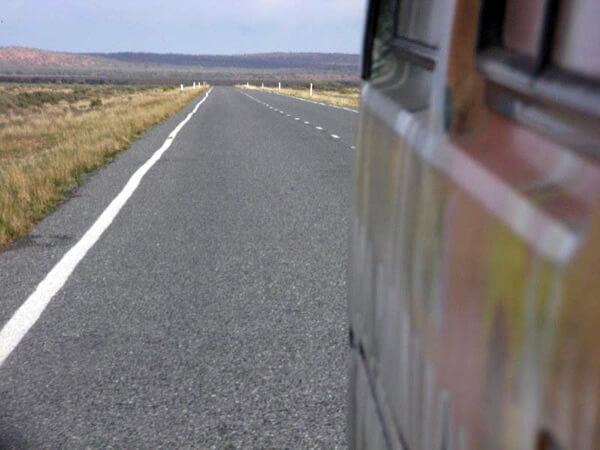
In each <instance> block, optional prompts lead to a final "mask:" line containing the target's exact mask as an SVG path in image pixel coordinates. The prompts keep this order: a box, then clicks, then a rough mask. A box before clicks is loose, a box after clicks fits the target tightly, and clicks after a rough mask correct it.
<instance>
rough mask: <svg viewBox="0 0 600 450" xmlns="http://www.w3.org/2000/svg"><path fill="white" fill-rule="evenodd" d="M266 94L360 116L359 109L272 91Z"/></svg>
mask: <svg viewBox="0 0 600 450" xmlns="http://www.w3.org/2000/svg"><path fill="white" fill-rule="evenodd" d="M264 92H268V93H269V94H275V95H280V96H282V97H288V98H293V99H295V100H300V101H301V102H308V103H314V104H315V105H320V106H328V107H329V108H335V109H342V110H344V111H350V112H353V113H354V114H358V109H354V108H347V107H345V106H337V105H329V104H327V103H322V102H315V101H314V100H308V99H307V98H301V97H295V96H293V95H287V94H280V93H279V92H271V91H264Z"/></svg>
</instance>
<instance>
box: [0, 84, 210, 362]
mask: <svg viewBox="0 0 600 450" xmlns="http://www.w3.org/2000/svg"><path fill="white" fill-rule="evenodd" d="M211 91H212V87H211V88H210V89H209V90H208V92H207V93H206V94H205V95H204V98H202V100H200V101H199V102H198V104H197V105H196V107H195V108H194V109H193V110H192V112H190V113H189V114H188V115H187V117H186V118H185V119H184V120H182V121H181V122H180V123H179V125H177V126H176V127H175V129H174V130H173V131H171V133H170V134H169V137H168V138H167V139H166V140H165V142H164V143H163V145H162V146H161V147H160V148H159V149H158V150H156V151H155V152H154V154H153V155H152V156H151V157H150V158H149V159H148V160H147V161H146V162H145V163H144V164H143V165H142V166H140V167H139V168H138V169H137V170H136V171H135V172H134V174H133V175H132V176H131V177H130V178H129V180H128V181H127V184H125V187H124V188H123V189H122V190H121V192H119V194H118V195H117V196H116V197H115V198H114V199H113V200H112V201H111V202H110V204H109V205H108V206H107V207H106V209H105V210H104V211H103V212H102V214H100V217H98V219H96V221H95V222H94V224H93V225H92V226H91V227H90V228H89V229H88V230H87V231H86V232H85V234H84V235H83V237H82V238H81V239H80V240H79V241H78V242H77V243H76V244H75V245H74V246H73V247H71V249H70V250H69V251H68V252H67V253H65V254H64V255H63V257H62V258H61V259H60V261H58V263H56V265H55V266H54V267H53V268H52V270H50V272H48V274H47V275H46V277H45V278H44V279H43V280H42V281H41V282H40V284H38V286H37V287H36V289H35V291H34V292H33V293H32V294H31V295H30V296H29V297H28V298H27V300H25V302H24V303H23V304H22V305H21V306H20V307H19V309H17V311H16V312H15V313H14V314H13V316H12V317H11V318H10V319H9V320H8V322H6V324H5V325H4V326H3V327H2V330H1V331H0V366H2V364H3V363H4V361H6V358H8V356H9V355H10V354H11V353H12V351H13V350H14V349H15V348H16V347H17V346H18V345H19V343H20V342H21V340H22V339H23V337H24V336H25V334H27V332H28V331H29V330H30V329H31V327H32V326H33V325H34V324H35V323H36V322H37V320H38V319H39V318H40V316H41V315H42V313H43V312H44V309H46V306H48V304H49V303H50V301H51V300H52V298H53V297H54V296H55V295H56V294H57V293H58V291H60V289H61V288H62V287H63V286H64V284H65V283H66V281H67V280H68V279H69V276H70V275H71V274H72V273H73V271H74V270H75V268H76V267H77V265H78V264H79V263H80V262H81V260H82V259H83V258H84V257H85V255H86V253H87V252H88V251H89V250H90V249H91V248H92V247H93V246H94V244H95V243H96V242H97V241H98V239H100V237H101V236H102V234H103V233H104V232H105V231H106V229H107V228H108V227H109V226H110V224H111V223H112V222H113V220H114V219H115V217H116V216H117V215H118V214H119V211H120V210H121V208H122V207H123V206H124V205H125V203H127V200H129V198H130V197H131V196H132V195H133V193H134V192H135V190H136V189H137V187H138V186H139V184H140V182H141V181H142V179H143V178H144V175H146V173H147V172H148V171H149V170H150V169H151V168H152V166H154V164H156V162H157V161H158V160H159V159H160V158H161V156H162V155H163V154H164V153H165V152H166V151H167V150H168V149H169V147H170V146H171V144H172V143H173V140H174V138H175V136H177V134H178V133H179V132H180V131H181V129H182V128H183V127H184V126H185V124H186V123H188V121H189V120H190V119H191V118H192V116H193V115H194V114H195V113H196V111H197V110H198V108H199V107H200V105H201V104H202V103H204V101H205V100H206V99H207V98H208V95H209V94H210V92H211Z"/></svg>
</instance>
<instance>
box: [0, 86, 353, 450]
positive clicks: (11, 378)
mask: <svg viewBox="0 0 600 450" xmlns="http://www.w3.org/2000/svg"><path fill="white" fill-rule="evenodd" d="M198 100H199V99H197V100H195V101H194V102H192V103H190V104H189V105H188V106H187V107H186V108H184V110H182V111H181V112H180V113H178V114H176V115H175V116H173V117H171V118H170V119H168V120H166V121H165V122H163V123H161V124H159V125H157V126H155V127H153V128H151V129H150V130H148V131H147V132H146V133H144V134H143V135H142V136H141V137H140V138H139V139H138V140H137V141H136V142H135V143H134V144H133V145H132V147H131V148H130V149H129V150H127V151H126V152H123V153H122V154H120V155H119V157H118V158H117V159H116V160H115V161H114V162H113V163H111V164H109V165H108V166H106V167H105V168H103V169H101V170H99V171H97V172H95V173H94V174H92V175H91V176H89V177H88V179H87V180H86V181H85V183H84V184H83V186H82V187H80V188H79V189H78V190H77V191H76V192H75V193H74V195H73V196H72V198H70V199H69V200H67V201H66V202H64V203H63V204H62V205H61V206H60V207H59V208H58V209H57V210H56V211H55V212H53V213H52V214H50V215H49V216H48V217H47V218H46V219H44V220H43V221H41V222H40V223H39V224H38V225H37V226H36V227H35V229H34V230H33V232H32V233H31V234H30V236H28V237H26V238H25V239H22V240H21V241H19V242H18V243H17V244H16V245H15V246H14V247H13V248H11V249H9V250H6V251H3V252H0V305H1V308H0V324H6V323H7V322H8V321H9V319H11V317H12V316H13V314H14V312H15V311H16V310H17V309H18V308H19V306H20V305H21V304H23V302H24V301H25V300H26V299H27V298H28V296H30V294H31V293H32V292H33V291H34V290H35V289H36V286H37V285H38V284H39V283H40V281H41V280H42V279H44V277H45V276H46V275H47V274H48V272H49V271H50V270H51V269H52V268H53V267H54V266H55V264H57V262H58V261H59V260H60V259H61V257H62V256H63V255H64V254H65V253H66V252H67V251H68V250H69V249H70V248H71V247H72V246H73V245H74V244H76V243H77V242H78V241H79V240H80V239H81V237H82V236H83V235H84V233H85V232H86V231H87V230H88V229H89V228H90V226H91V225H92V224H93V223H94V221H95V220H96V219H97V218H98V216H99V215H100V214H101V213H102V211H103V210H104V209H105V208H106V207H107V205H109V203H110V202H111V201H112V200H113V199H114V198H115V196H116V195H117V194H118V193H119V191H120V190H121V189H122V188H123V186H124V185H125V184H126V183H127V181H128V179H129V178H130V177H131V175H132V174H133V173H134V172H135V171H136V169H138V167H140V166H141V165H142V164H143V163H144V162H145V161H147V160H148V158H150V156H151V155H152V154H153V153H154V152H155V151H156V150H157V149H158V148H159V147H160V146H161V145H162V143H163V142H164V141H165V139H166V138H167V136H168V135H169V133H170V132H171V131H172V130H173V128H175V126H177V124H178V123H180V122H181V121H182V119H183V118H184V117H185V115H186V114H187V113H189V112H190V111H191V110H192V108H193V107H194V105H195V104H196V103H197V101H198ZM276 109H277V110H279V111H276ZM280 111H283V113H281V112H280ZM288 115H289V116H288ZM296 118H298V119H297V120H296ZM356 121H357V115H356V114H354V113H352V112H348V111H344V110H339V109H335V108H331V107H326V106H321V105H315V104H312V103H307V102H302V101H299V100H295V99H290V98H286V97H282V96H278V95H273V94H267V93H262V92H256V91H241V90H238V89H235V88H224V87H217V88H215V89H214V90H213V91H212V93H211V94H210V95H209V97H208V98H207V100H206V101H205V102H204V104H202V105H201V106H200V107H199V109H198V111H197V113H196V114H195V115H194V116H193V117H192V119H191V120H190V121H189V122H188V123H187V124H186V125H185V127H184V128H183V129H182V130H181V132H180V133H179V134H178V135H177V137H176V138H175V140H174V141H173V144H172V145H171V147H170V148H169V149H168V150H167V151H166V153H165V154H164V155H163V156H162V158H161V159H160V160H159V161H158V162H157V163H156V165H154V166H153V167H152V168H151V169H150V171H149V172H148V173H147V174H146V176H145V178H144V179H143V180H142V182H141V183H140V185H139V187H138V188H137V190H136V191H135V193H134V194H133V195H132V196H131V198H130V199H129V200H128V202H127V203H126V204H125V206H124V207H123V208H122V209H121V211H120V213H119V214H118V216H117V217H116V218H115V220H114V221H113V222H112V224H111V225H110V226H109V228H108V229H107V230H106V231H105V233H104V234H103V235H102V236H101V237H100V239H99V240H98V241H97V242H96V244H95V245H94V246H93V247H92V248H91V249H90V250H89V252H88V253H87V255H86V256H85V257H84V258H83V259H82V260H81V262H80V263H79V265H77V267H76V268H75V270H74V272H73V273H72V274H71V276H70V277H69V278H68V280H67V281H66V284H65V285H64V286H63V287H62V289H60V291H58V293H57V294H56V295H55V296H54V297H53V298H52V300H51V302H50V303H49V305H48V306H47V308H46V309H45V310H44V312H43V313H42V315H41V317H40V318H39V320H38V321H37V322H36V323H35V325H34V326H33V327H32V328H31V330H30V331H29V332H28V333H27V334H26V335H25V337H24V338H23V340H22V341H21V342H20V344H19V345H18V346H17V347H16V349H15V350H14V351H13V352H12V353H11V354H10V356H8V358H7V359H6V361H5V362H4V364H3V365H2V366H0V448H13V447H14V448H57V447H62V448H84V447H86V446H92V447H116V448H123V447H127V448H140V447H144V448H157V447H173V448H189V447H194V448H206V447H218V448H222V447H227V446H232V447H291V448H306V447H315V446H318V447H335V446H340V447H343V446H345V444H346V436H345V426H346V425H345V421H346V380H347V377H346V372H347V370H346V364H347V361H346V356H347V321H346V300H345V297H346V291H345V290H346V287H345V274H346V244H347V221H346V220H347V215H348V207H349V197H350V189H351V165H352V159H353V150H352V148H351V147H352V145H353V141H354V135H355V132H356ZM305 122H309V123H308V124H307V123H305ZM315 127H319V128H321V129H318V128H315ZM332 135H333V136H332Z"/></svg>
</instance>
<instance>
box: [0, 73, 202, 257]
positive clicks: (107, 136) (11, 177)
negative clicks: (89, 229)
mask: <svg viewBox="0 0 600 450" xmlns="http://www.w3.org/2000/svg"><path fill="white" fill-rule="evenodd" d="M200 92H201V91H200V90H191V89H190V90H187V91H184V92H183V93H182V92H179V89H166V90H165V89H163V88H162V87H160V88H155V87H137V86H136V87H132V86H106V85H102V86H81V85H71V86H69V85H54V86H52V85H50V86H44V85H18V84H7V85H0V248H3V247H5V246H7V245H8V244H9V243H10V242H12V241H14V240H15V239H17V238H19V237H21V236H23V235H24V234H26V233H27V232H28V231H29V230H30V229H31V227H32V226H33V224H34V223H35V222H36V221H37V220H39V219H40V218H42V217H43V216H44V215H45V214H46V213H48V211H50V210H52V209H53V208H55V207H56V205H57V204H58V203H59V202H60V201H61V200H62V199H63V198H64V197H65V196H66V195H67V194H68V192H70V191H71V190H72V189H73V187H74V186H77V185H78V183H79V181H80V179H81V177H82V175H84V174H85V173H88V172H90V171H93V170H95V169H97V168H98V167H101V166H102V165H104V164H106V163H107V162H109V161H111V160H112V159H114V157H115V156H116V155H117V154H118V153H119V152H120V151H122V150H124V149H125V148H127V147H128V146H129V144H130V143H131V142H132V141H133V140H135V138H136V137H137V136H138V135H139V134H140V133H141V132H142V131H143V130H145V129H146V128H148V127H149V126H151V125H153V124H155V123H157V122H160V121H161V120H163V119H166V118H167V117H169V116H170V115H172V114H173V113H175V112H176V111H178V110H179V109H181V108H182V107H183V106H184V105H185V104H186V103H188V102H189V101H190V100H191V99H192V98H193V97H195V96H196V95H198V94H199V93H200ZM99 106H102V108H99Z"/></svg>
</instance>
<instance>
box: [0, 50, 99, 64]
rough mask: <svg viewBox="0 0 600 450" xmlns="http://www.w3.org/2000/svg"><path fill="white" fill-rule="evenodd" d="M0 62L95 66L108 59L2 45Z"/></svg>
mask: <svg viewBox="0 0 600 450" xmlns="http://www.w3.org/2000/svg"><path fill="white" fill-rule="evenodd" d="M0 64H1V65H2V66H6V65H10V64H12V65H17V66H22V67H43V66H64V67H82V68H83V67H94V66H103V65H106V64H107V60H106V59H104V58H99V57H95V56H87V55H80V54H77V53H65V52H52V51H48V50H37V49H33V48H23V47H0Z"/></svg>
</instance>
